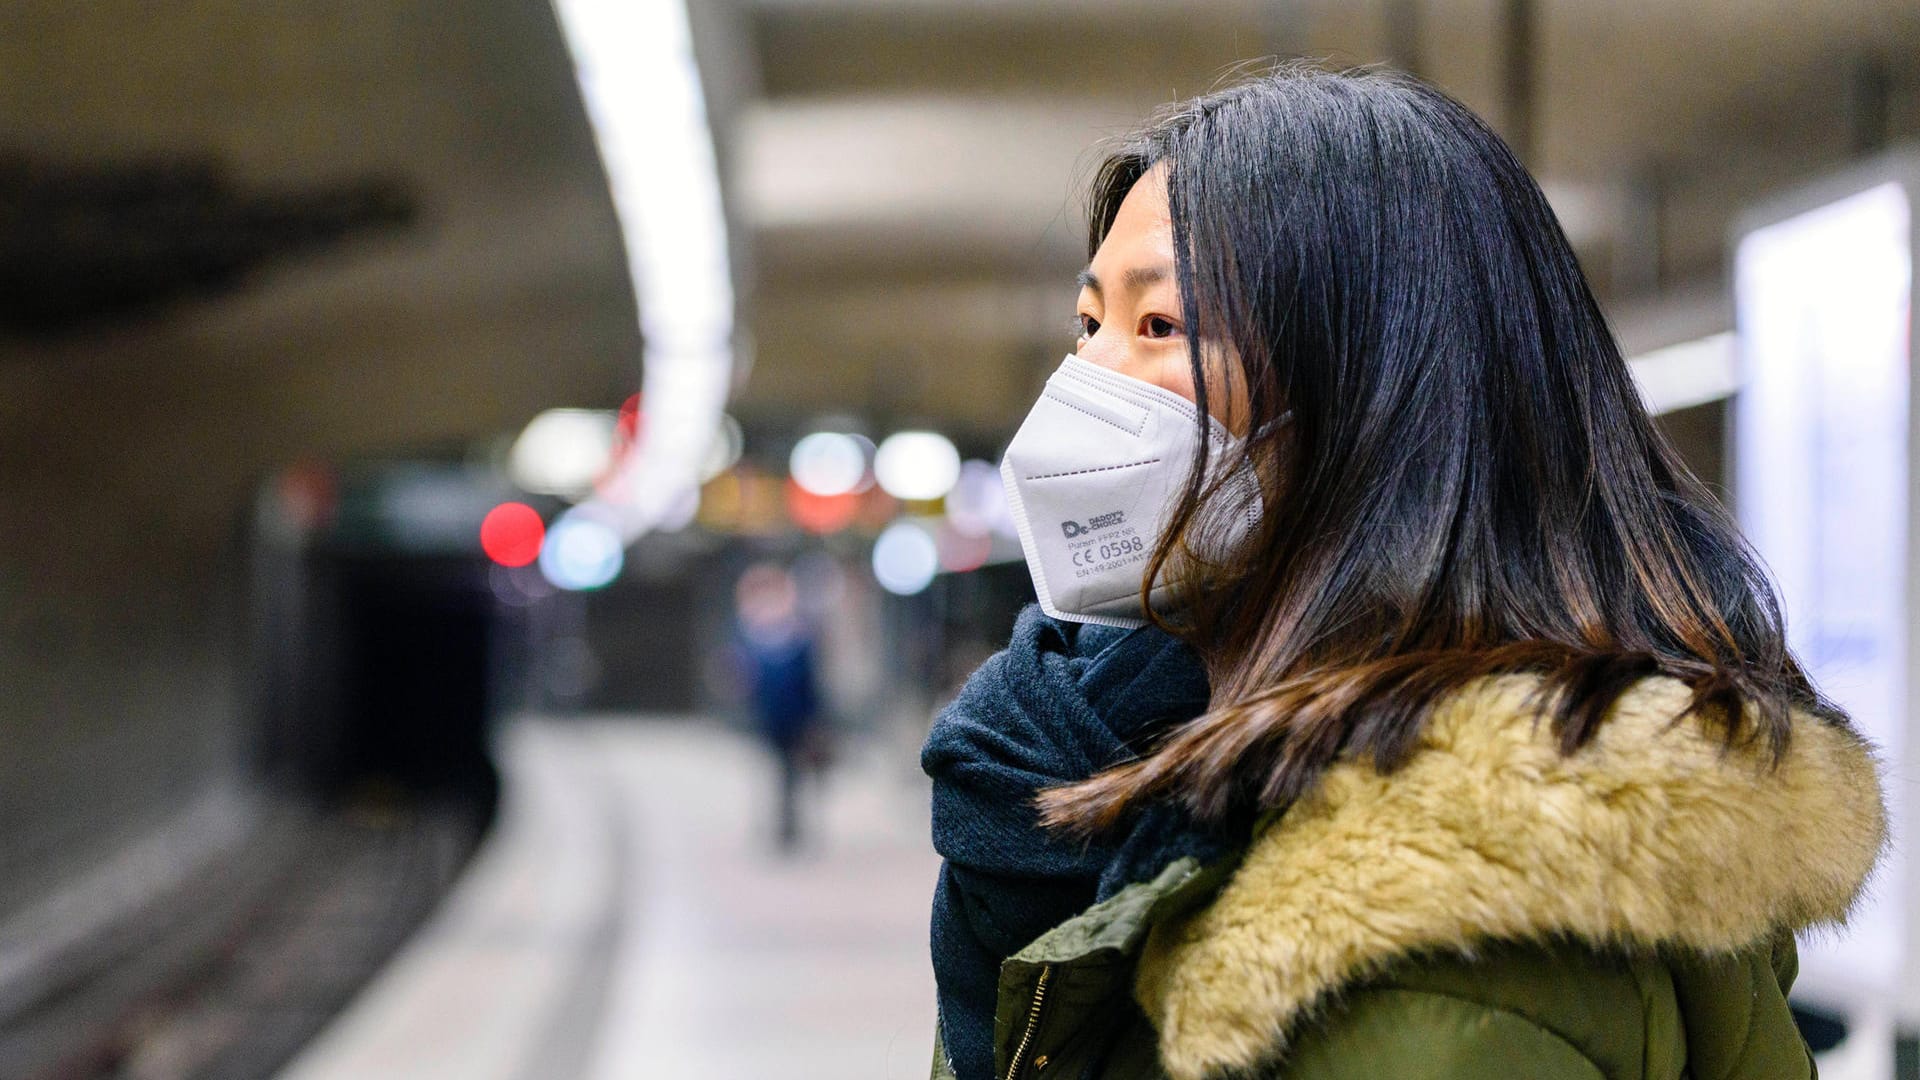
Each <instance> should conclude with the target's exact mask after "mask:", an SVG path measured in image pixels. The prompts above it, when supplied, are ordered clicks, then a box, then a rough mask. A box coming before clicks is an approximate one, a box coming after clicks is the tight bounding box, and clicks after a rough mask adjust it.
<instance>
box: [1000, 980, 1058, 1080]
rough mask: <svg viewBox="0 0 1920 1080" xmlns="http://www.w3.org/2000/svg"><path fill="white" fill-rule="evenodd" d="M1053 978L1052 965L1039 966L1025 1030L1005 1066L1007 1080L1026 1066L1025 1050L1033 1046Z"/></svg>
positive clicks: (1015, 1075) (1010, 1079)
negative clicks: (1010, 1059) (1048, 987)
mask: <svg viewBox="0 0 1920 1080" xmlns="http://www.w3.org/2000/svg"><path fill="white" fill-rule="evenodd" d="M1052 978H1053V965H1052V964H1042V965H1041V966H1040V980H1039V981H1038V982H1036V983H1034V984H1033V1004H1032V1005H1029V1006H1028V1007H1027V1030H1026V1031H1024V1032H1022V1033H1021V1035H1020V1043H1019V1045H1018V1046H1015V1047H1014V1048H1013V1061H1012V1063H1011V1064H1009V1065H1008V1066H1007V1080H1016V1078H1017V1077H1018V1076H1019V1075H1020V1066H1022V1065H1024V1064H1026V1057H1027V1050H1028V1049H1030V1048H1031V1047H1032V1045H1033V1033H1034V1032H1035V1031H1036V1030H1038V1029H1039V1027H1040V1010H1041V1008H1042V1007H1044V1006H1045V1005H1046V1003H1047V982H1048V980H1050V979H1052Z"/></svg>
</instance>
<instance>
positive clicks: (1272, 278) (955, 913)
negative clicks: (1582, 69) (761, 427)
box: [923, 66, 1885, 1080]
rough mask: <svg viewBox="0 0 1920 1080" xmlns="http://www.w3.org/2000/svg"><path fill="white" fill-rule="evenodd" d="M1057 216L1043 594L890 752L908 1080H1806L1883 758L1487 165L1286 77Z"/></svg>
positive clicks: (1870, 826)
mask: <svg viewBox="0 0 1920 1080" xmlns="http://www.w3.org/2000/svg"><path fill="white" fill-rule="evenodd" d="M1090 218H1091V220H1090V233H1091V236H1090V243H1089V249H1090V254H1091V257H1092V262H1091V264H1090V266H1089V267H1088V269H1087V270H1086V272H1084V273H1083V274H1082V276H1081V290H1080V294H1079V300H1078V307H1077V310H1076V314H1075V322H1076V326H1077V328H1078V337H1079V340H1078V343H1077V346H1076V348H1075V352H1074V355H1071V356H1069V357H1068V358H1067V359H1066V361H1065V362H1064V363H1063V364H1062V366H1061V367H1060V369H1059V370H1058V371H1057V372H1056V373H1055V374H1054V375H1053V376H1052V378H1051V379H1050V380H1049V382H1048V384H1047V387H1046V389H1045V391H1044V392H1043V395H1042V397H1041V399H1040V401H1039V403H1038V404H1037V405H1036V406H1035V407H1034V410H1033V412H1032V413H1031V414H1030V416H1029V417H1028V419H1027V421H1026V423H1025V424H1024V425H1023V426H1022V427H1021V428H1020V430H1019V432H1018V434H1017V435H1016V436H1015V437H1014V439H1013V441H1012V443H1011V444H1010V445H1009V448H1008V451H1007V455H1006V461H1005V463H1004V465H1003V475H1004V477H1005V479H1006V481H1007V485H1008V488H1009V494H1010V497H1011V499H1012V501H1013V503H1014V504H1015V509H1016V515H1017V516H1018V517H1019V519H1020V531H1021V539H1022V544H1023V548H1024V549H1025V553H1026V556H1027V560H1028V566H1029V569H1030V571H1031V572H1032V574H1033V577H1034V583H1035V586H1036V590H1037V592H1038V594H1039V598H1040V605H1039V606H1038V607H1036V608H1030V609H1028V610H1027V611H1026V612H1025V613H1023V614H1022V616H1021V618H1020V619H1019V621H1018V624H1017V625H1016V627H1015V630H1014V635H1013V641H1012V643H1011V645H1010V646H1009V647H1008V648H1007V649H1006V650H1005V651H1003V652H1001V653H999V654H998V655H996V656H995V657H994V658H992V659H991V660H989V661H988V662H987V663H986V664H985V665H984V666H982V667H981V668H980V670H979V671H978V672H976V673H975V675H974V676H973V677H972V679H971V680H969V682H968V683H967V685H966V687H965V688H964V689H963V691H962V692H961V694H960V695H959V697H958V698H957V699H956V700H955V701H954V703H953V704H952V705H951V706H949V707H948V708H947V709H946V710H944V711H943V712H942V714H941V715H940V716H939V718H938V719H937V721H936V723H935V726H934V730H933V731H932V733H931V735H930V738H929V740H928V743H927V746H926V749H925V751H924V754H923V765H924V767H925V768H926V770H927V771H928V773H929V774H930V775H931V776H932V777H933V780H934V817H933V836H934V843H935V846H936V847H937V848H938V849H939V851H940V853H941V854H942V855H943V856H944V858H945V860H946V861H945V864H944V866H943V869H942V873H941V877H940V881H939V885H938V888H937V893H936V896H935V899H934V908H933V925H932V949H933V961H934V968H935V974H936V977H937V982H938V991H939V994H938V996H939V1021H940V1030H939V1033H938V1036H937V1039H936V1047H937V1050H936V1054H935V1063H934V1072H935V1074H936V1076H958V1077H959V1078H960V1080H987V1078H988V1077H994V1076H1007V1077H1030V1076H1041V1077H1045V1076H1056V1075H1057V1076H1069V1077H1075V1078H1079V1077H1122V1076H1125V1077H1136V1076H1138V1077H1147V1076H1161V1075H1167V1076H1171V1077H1173V1078H1175V1080H1198V1078H1200V1077H1203V1076H1221V1075H1233V1076H1269V1077H1293V1078H1301V1080H1330V1078H1354V1080H1359V1078H1362V1077H1368V1078H1371V1077H1382V1076H1393V1077H1429V1078H1460V1080H1465V1078H1469V1077H1474V1078H1480V1077H1492V1076H1526V1077H1568V1078H1572V1077H1581V1078H1595V1080H1598V1078H1606V1080H1626V1078H1636V1080H1638V1078H1647V1080H1652V1078H1666V1080H1674V1078H1678V1077H1681V1076H1714V1077H1752V1078H1759V1077H1766V1078H1784V1077H1807V1076H1811V1075H1812V1064H1811V1058H1810V1055H1809V1053H1808V1051H1807V1049H1806V1046H1805V1043H1804V1042H1803V1041H1802V1039H1801V1036H1800V1035H1799V1033H1798V1031H1797V1029H1796V1027H1795V1025H1794V1022H1793V1019H1792V1017H1791V1015H1790V1012H1789V1009H1788V1006H1787V1001H1786V994H1787V991H1788V989H1789V986H1790V985H1791V983H1792V981H1793V978H1794V973H1795V952H1794V937H1793V935H1794V934H1795V932H1797V931H1800V930H1803V929H1805V928H1806V927H1808V926H1809V925H1813V924H1823V923H1828V924H1830V923H1837V922H1839V921H1840V920H1842V919H1843V918H1844V917H1845V915H1846V913H1847V911H1848V910H1849V908H1850V906H1851V905H1852V904H1853V902H1854V900H1855V899H1856V897H1857V896H1858V895H1859V892H1860V889H1861V887H1862V883H1863V881H1864V880H1865V879H1866V877H1867V875H1868V873H1869V872H1870V870H1871V868H1872V867H1873V865H1874V862H1875V860H1876V858H1877V856H1878V854H1879V852H1880V850H1881V848H1882V845H1883V843H1884V840H1885V821H1884V814H1883V810H1882V803H1881V795H1880V788H1879V781H1878V778H1877V775H1876V771H1875V765H1874V763H1873V758H1872V751H1871V749H1870V748H1869V747H1868V746H1867V745H1865V743H1864V741H1863V740H1862V739H1861V738H1860V737H1859V736H1858V735H1857V734H1856V733H1855V732H1854V730H1853V728H1852V727H1851V726H1850V724H1849V721H1848V719H1847V718H1846V717H1845V716H1843V715H1840V714H1839V712H1838V711H1837V710H1836V709H1834V708H1833V707H1832V706H1831V705H1830V704H1829V703H1827V702H1825V701H1824V700H1823V699H1822V698H1821V697H1820V696H1819V694H1818V693H1817V692H1816V690H1815V689H1814V687H1813V686H1812V685H1811V684H1810V683H1809V681H1808V679H1807V678H1806V677H1805V675H1804V674H1803V673H1802V670H1801V668H1800V667H1799V665H1798V664H1797V662H1796V661H1795V659H1794V658H1793V656H1792V655H1790V653H1789V651H1788V648H1787V645H1786V642H1785V637H1784V633H1783V629H1782V625H1781V616H1780V614H1779V610H1778V607H1777V605H1776V602H1775V600H1774V597H1773V592H1772V589H1771V586H1770V584H1769V582H1768V581H1767V579H1766V577H1765V575H1764V573H1763V572H1762V570H1761V568H1760V567H1759V565H1758V564H1757V563H1756V561H1755V560H1754V559H1753V557H1752V556H1751V555H1750V554H1749V553H1748V552H1747V550H1746V549H1745V548H1744V547H1743V545H1742V542H1741V540H1740V539H1739V537H1738V535H1737V533H1736V531H1735V529H1734V527H1733V525H1732V524H1731V523H1730V522H1729V521H1728V519H1727V518H1726V517H1725V516H1724V515H1723V513H1722V512H1721V510H1720V509H1719V508H1718V507H1717V506H1716V505H1715V504H1714V502H1713V499H1712V497H1711V496H1710V495H1709V494H1708V493H1707V491H1706V490H1705V489H1704V488H1703V487H1702V486H1701V485H1700V483H1699V482H1698V481H1696V480H1695V478H1694V477H1692V476H1691V475H1690V474H1689V473H1688V472H1687V471H1686V469H1685V468H1684V466H1682V465H1681V463H1680V462H1679V460H1678V459H1677V457H1676V456H1675V455H1674V453H1673V452H1672V451H1671V450H1670V449H1669V448H1668V446H1667V445H1666V444H1665V443H1664V441H1663V440H1662V438H1661V436H1660V435H1659V434H1658V433H1657V431H1656V429H1655V428H1654V426H1653V424H1652V422H1651V421H1650V419H1649V418H1648V416H1647V414H1646V411H1645V409H1644V407H1643V405H1642V403H1641V400H1640V398H1639V396H1638V393H1637V391H1636V389H1635V386H1634V384H1633V382H1632V381H1631V378H1630V375H1629V372H1628V369H1627V366H1626V364H1625V363H1624V362H1623V360H1622V358H1621V354H1620V352H1619V349H1618V346H1617V345H1616V343H1615V341H1614V340H1613V338H1612V337H1611V335H1610V332H1609V330H1608V328H1607V326H1606V323H1605V320H1604V319H1603V317H1602V315H1601V312H1600V310H1599V308H1598V306H1597V304H1596V303H1595V301H1594V298H1593V296H1592V294H1591V292H1590V290H1589V288H1588V286H1587V283H1586V281H1585V279H1584V278H1583V276H1582V272H1581V270H1580V267H1579V266H1578V264H1577V263H1576V261H1575V257H1574V254H1573V251H1572V249H1571V248H1570V246H1569V245H1568V242H1567V240H1566V237H1565V236H1564V235H1563V233H1562V231H1561V229H1560V227H1559V225H1558V224H1557V222H1556V220H1555V218H1554V215H1553V213H1552V211H1551V210H1550V209H1549V207H1548V205H1547V202H1546V200H1545V198H1544V197H1543V196H1542V194H1541V192H1540V189H1539V188H1538V186H1537V185H1536V184H1535V182H1534V181H1533V179H1532V178H1531V177H1530V176H1529V175H1528V174H1527V172H1526V171H1525V170H1524V168H1523V167H1522V166H1521V164H1520V163H1519V161H1518V160H1517V158H1516V157H1515V156H1514V155H1513V154H1512V153H1511V152H1510V151H1509V149H1508V148H1507V146H1506V145H1505V144H1504V143H1502V142H1501V140H1500V139H1499V138H1498V136H1496V135H1495V134H1494V132H1493V131H1492V130H1491V129H1490V128H1489V127H1488V126H1487V125H1485V124H1484V123H1483V122H1481V121H1480V120H1479V119H1478V118H1477V117H1475V116H1474V115H1472V114H1471V113H1470V112H1469V111H1468V110H1467V109H1466V108H1465V107H1463V106H1462V105H1460V104H1459V103H1457V102H1455V101H1454V100H1452V99H1451V98H1449V97H1447V96H1445V95H1444V94H1442V93H1440V92H1439V91H1437V90H1434V89H1432V88H1430V87H1428V86H1426V85H1424V84H1422V83H1420V82H1417V81H1415V80H1412V79H1409V78H1405V77H1401V76H1398V75H1394V74H1390V73H1385V72H1363V73H1331V72H1325V71H1320V70H1316V69H1311V68H1305V67H1298V66H1287V67H1282V68H1279V69H1276V70H1274V71H1272V72H1269V73H1267V74H1263V75H1260V76H1257V77H1253V78H1250V79H1248V80H1246V81H1244V82H1242V83H1240V84H1238V85H1234V86H1231V87H1229V88H1226V89H1223V90H1221V91H1218V92H1215V93H1212V94H1209V95H1207V96H1205V97H1201V98H1199V99H1196V100H1193V101H1190V102H1187V103H1185V104H1183V105H1180V106H1178V107H1176V108H1174V109H1172V110H1170V111H1169V112H1167V113H1165V114H1164V115H1163V117H1162V118H1161V119H1159V120H1158V121H1156V122H1155V123H1153V124H1152V126H1150V127H1148V128H1146V129H1145V130H1144V131H1143V132H1141V133H1140V134H1138V135H1137V136H1136V137H1134V138H1133V139H1131V140H1130V141H1128V142H1126V143H1125V144H1124V145H1123V146H1122V148H1121V149H1119V150H1118V152H1116V153H1115V154H1114V155H1113V156H1112V157H1110V158H1109V159H1108V160H1107V161H1106V163H1105V164H1104V166H1103V167H1102V168H1101V170H1100V171H1099V173H1098V176H1097V177H1096V179H1095V181H1094V184H1093V191H1092V196H1091V215H1090ZM996 1017H997V1018H998V1024H997V1025H996ZM996 1027H997V1030H996Z"/></svg>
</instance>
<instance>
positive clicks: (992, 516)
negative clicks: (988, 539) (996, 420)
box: [947, 458, 1013, 536]
mask: <svg viewBox="0 0 1920 1080" xmlns="http://www.w3.org/2000/svg"><path fill="white" fill-rule="evenodd" d="M947 523H948V524H949V525H952V526H953V529H954V531H955V532H957V533H959V534H960V535H962V536H986V535H988V534H990V533H994V532H1011V531H1012V529H1013V515H1012V514H1010V513H1008V512H1007V489H1006V487H1005V485H1003V484H1002V483H1001V482H1000V470H999V469H996V468H994V467H993V466H992V465H989V464H987V463H986V462H984V461H981V460H980V459H978V458H973V459H971V460H968V461H964V462H962V463H961V464H960V479H959V481H958V482H956V483H955V484H954V485H953V490H952V491H949V492H947Z"/></svg>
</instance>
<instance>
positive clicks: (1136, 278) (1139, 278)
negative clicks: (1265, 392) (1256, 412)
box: [1074, 165, 1247, 435]
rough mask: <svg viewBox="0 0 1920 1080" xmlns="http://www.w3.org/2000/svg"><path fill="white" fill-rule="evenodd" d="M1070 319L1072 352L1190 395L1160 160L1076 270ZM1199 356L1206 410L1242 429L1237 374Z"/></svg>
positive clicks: (1189, 367)
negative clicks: (1074, 337) (1074, 330)
mask: <svg viewBox="0 0 1920 1080" xmlns="http://www.w3.org/2000/svg"><path fill="white" fill-rule="evenodd" d="M1074 322H1075V324H1076V326H1077V327H1078V331H1079V336H1080V340H1079V342H1078V344H1077V345H1076V346H1075V348H1074V351H1075V352H1076V353H1078V354H1079V356H1080V359H1082V360H1085V361H1087V362H1088V363H1091V364H1099V365H1100V366H1101V367H1104V368H1107V369H1109V370H1112V371H1117V372H1119V373H1120V374H1122V375H1126V376H1129V377H1131V378H1135V379H1139V380H1141V381H1142V382H1150V383H1153V384H1154V385H1156V386H1159V387H1163V388H1165V389H1167V390H1171V391H1173V392H1174V393H1176V394H1179V395H1180V396H1181V397H1183V398H1186V399H1187V400H1188V401H1194V400H1196V395H1195V393H1194V387H1193V366H1192V363H1191V362H1190V361H1189V360H1188V358H1187V331H1186V317H1185V314H1184V313H1183V312H1182V311H1181V309H1180V288H1179V285H1178V284H1177V283H1176V282H1175V280H1174V264H1173V217H1172V214H1171V213H1170V211H1169V210H1168V208H1167V184H1166V167H1165V166H1164V165H1156V166H1154V167H1153V168H1152V169H1151V170H1149V171H1148V172H1147V174H1146V175H1145V176H1142V177H1141V178H1140V180H1139V181H1138V182H1137V183H1135V184H1134V185H1133V189H1132V190H1131V191H1129V192H1127V197H1126V198H1125V199H1123V200H1121V203H1120V211H1119V213H1117V214H1116V215H1115V216H1114V219H1113V228H1111V229H1109V230H1108V231H1107V235H1106V239H1104V240H1102V241H1101V242H1100V250H1099V251H1097V252H1095V253H1094V256H1093V262H1092V263H1090V264H1088V266H1087V268H1086V269H1085V270H1082V271H1081V272H1080V297H1079V300H1078V302H1077V304H1076V313H1075V315H1074ZM1205 359H1206V361H1207V363H1206V367H1207V371H1208V382H1207V411H1208V412H1210V413H1212V414H1213V418H1214V419H1216V420H1218V421H1220V422H1221V423H1222V424H1224V425H1225V426H1226V427H1227V429H1228V430H1229V431H1232V432H1233V433H1234V434H1236V435H1245V434H1246V430H1245V429H1246V415H1247V410H1246V390H1245V386H1244V383H1243V380H1240V379H1228V378H1225V377H1224V376H1225V371H1226V364H1225V363H1224V358H1218V357H1213V356H1207V357H1206V358H1205Z"/></svg>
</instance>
